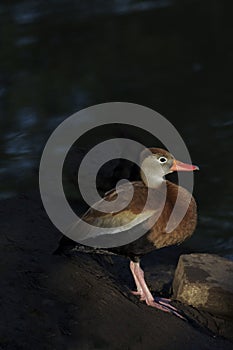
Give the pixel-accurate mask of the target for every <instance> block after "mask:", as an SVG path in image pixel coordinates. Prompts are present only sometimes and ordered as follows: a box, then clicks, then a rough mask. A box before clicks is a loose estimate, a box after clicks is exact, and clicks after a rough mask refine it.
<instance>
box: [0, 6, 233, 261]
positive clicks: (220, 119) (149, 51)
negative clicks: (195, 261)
mask: <svg viewBox="0 0 233 350" xmlns="http://www.w3.org/2000/svg"><path fill="white" fill-rule="evenodd" d="M232 13H233V2H232V1H217V0H209V1H208V0H206V1H203V2H200V1H195V0H193V1H191V0H190V1H182V0H177V1H175V0H174V1H172V0H171V1H166V0H161V1H156V0H155V1H152V0H151V1H149V0H148V1H136V0H134V1H133V0H115V1H101V0H87V1H72V0H66V1H65V0H60V1H51V2H48V3H47V2H45V1H39V0H35V1H32V0H30V1H29V0H28V1H13V0H11V1H1V4H0V26H1V32H0V33H1V34H0V35H1V50H0V126H1V128H0V132H1V137H0V155H1V168H0V176H1V180H0V191H1V198H7V197H11V196H14V195H16V194H18V193H20V192H22V191H24V192H25V191H26V192H27V191H30V190H33V189H34V188H36V187H37V183H38V171H37V166H38V162H39V159H40V154H41V150H42V148H43V145H44V143H45V141H46V139H47V138H48V137H49V134H50V133H51V132H52V130H53V129H54V128H55V127H56V126H57V125H58V124H59V123H60V122H61V121H62V120H64V119H65V118H66V117H68V116H69V115H71V114H72V113H74V112H76V111H78V110H80V109H82V108H84V107H87V106H90V105H93V104H96V103H102V102H109V101H126V102H134V103H138V104H142V105H145V106H148V107H151V108H153V109H155V110H156V111H158V112H159V113H161V114H162V115H164V116H165V117H166V118H167V119H168V120H170V121H171V122H172V123H173V124H174V126H175V127H176V128H177V129H178V131H179V132H180V134H181V135H182V137H183V139H184V140H185V142H186V143H187V146H188V148H189V150H190V153H191V156H192V159H193V162H194V164H198V165H199V166H200V168H201V171H200V172H199V173H198V174H195V196H196V198H197V201H198V204H199V213H200V214H199V217H200V219H199V227H198V229H197V232H196V234H195V236H194V237H193V238H192V239H191V240H190V241H189V242H188V243H187V245H188V246H190V247H192V248H193V249H196V250H197V251H210V252H216V253H219V254H222V255H224V256H228V257H231V258H233V209H232V204H233V188H232V187H233V185H232V168H233V166H232V162H233V160H232V159H233V157H232V145H233V84H232V81H233V64H232V63H233V40H232V37H233V26H232Z"/></svg>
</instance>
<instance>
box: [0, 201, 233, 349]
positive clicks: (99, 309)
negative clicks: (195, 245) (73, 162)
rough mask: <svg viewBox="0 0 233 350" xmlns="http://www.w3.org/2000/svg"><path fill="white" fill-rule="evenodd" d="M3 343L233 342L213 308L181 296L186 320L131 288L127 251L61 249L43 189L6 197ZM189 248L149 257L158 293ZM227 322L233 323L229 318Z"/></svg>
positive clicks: (204, 345) (1, 207) (153, 345)
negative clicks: (44, 203)
mask: <svg viewBox="0 0 233 350" xmlns="http://www.w3.org/2000/svg"><path fill="white" fill-rule="evenodd" d="M0 220H1V235H0V243H1V280H2V286H1V290H0V301H1V305H2V311H1V316H2V317H1V320H0V348H1V349H10V350H11V349H24V350H27V349H28V350H29V349H30V350H31V349H45V350H47V349H56V350H59V349H69V350H75V349H78V350H86V349H87V350H92V349H113V350H115V349H123V350H124V349H127V350H129V349H134V350H135V349H136V350H137V349H149V350H150V349H169V348H172V349H181V348H182V349H205V350H207V349H211V350H214V349H216V350H217V349H226V350H228V349H232V348H233V343H232V342H231V341H229V340H227V339H225V338H223V337H221V336H219V335H221V334H222V333H221V332H219V323H218V322H220V321H221V322H225V321H223V320H222V319H221V320H220V321H218V320H217V319H216V318H214V317H213V316H212V315H211V314H210V313H207V312H205V311H200V310H198V309H196V308H193V307H190V306H188V305H185V304H182V303H180V302H178V301H174V302H173V304H174V306H176V307H177V308H178V309H179V310H181V312H184V314H185V315H186V318H187V321H183V320H181V319H179V318H177V317H175V316H173V315H170V314H166V313H163V312H161V311H159V310H155V309H152V308H149V307H147V306H146V305H145V304H144V303H143V302H140V301H139V300H138V298H137V297H135V296H133V295H131V293H130V289H133V288H134V284H133V280H132V277H131V275H130V272H129V267H128V265H129V262H128V261H127V259H124V258H122V257H118V256H108V255H106V256H105V255H97V254H87V253H82V252H76V253H75V254H73V255H72V254H71V255H70V256H58V255H53V254H52V252H53V251H54V250H55V249H56V247H57V244H58V240H59V238H60V236H61V235H60V233H59V232H58V231H57V230H56V229H55V227H53V225H52V224H51V223H50V221H49V219H48V218H47V215H46V213H45V212H44V209H43V207H42V204H41V201H40V200H39V199H38V196H37V195H36V196H34V197H33V196H30V197H28V196H21V197H20V198H16V199H10V200H6V201H2V202H0ZM181 249H182V248H177V249H176V248H172V249H170V250H169V251H168V250H160V251H158V252H153V253H151V254H149V255H148V256H146V257H145V258H144V259H143V260H142V266H143V267H144V268H145V276H146V279H147V281H148V284H149V285H150V287H151V289H152V290H153V291H154V290H156V293H155V295H163V296H169V295H171V287H172V280H173V276H174V272H175V268H176V265H177V262H178V258H179V255H180V254H181V253H182V250H181ZM224 327H225V328H224V329H225V330H226V326H224Z"/></svg>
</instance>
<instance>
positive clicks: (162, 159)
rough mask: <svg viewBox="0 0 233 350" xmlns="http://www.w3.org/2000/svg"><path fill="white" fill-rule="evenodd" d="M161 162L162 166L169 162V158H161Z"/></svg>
mask: <svg viewBox="0 0 233 350" xmlns="http://www.w3.org/2000/svg"><path fill="white" fill-rule="evenodd" d="M159 162H160V163H161V164H164V163H166V162H167V158H166V157H159Z"/></svg>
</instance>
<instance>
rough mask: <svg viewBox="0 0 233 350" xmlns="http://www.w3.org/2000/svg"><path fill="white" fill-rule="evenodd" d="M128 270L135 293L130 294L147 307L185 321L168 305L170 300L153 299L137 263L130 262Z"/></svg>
mask: <svg viewBox="0 0 233 350" xmlns="http://www.w3.org/2000/svg"><path fill="white" fill-rule="evenodd" d="M130 269H131V272H132V275H133V277H134V281H135V284H136V286H137V291H132V294H134V295H139V296H140V300H141V301H145V302H146V304H147V305H148V306H151V307H154V308H156V309H158V310H161V311H164V312H168V313H172V314H174V315H176V316H177V317H179V318H181V319H183V320H185V318H184V317H183V316H182V315H180V314H179V312H178V310H177V309H176V308H175V307H174V306H172V305H171V304H170V302H171V300H170V299H167V298H158V297H155V298H154V297H153V296H152V294H151V292H150V290H149V288H148V286H147V284H146V281H145V279H144V272H143V270H142V269H141V267H140V265H139V263H138V262H133V261H131V262H130Z"/></svg>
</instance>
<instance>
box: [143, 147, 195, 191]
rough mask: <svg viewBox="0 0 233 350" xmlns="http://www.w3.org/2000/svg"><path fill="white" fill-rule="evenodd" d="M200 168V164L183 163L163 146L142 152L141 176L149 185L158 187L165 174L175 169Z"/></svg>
mask: <svg viewBox="0 0 233 350" xmlns="http://www.w3.org/2000/svg"><path fill="white" fill-rule="evenodd" d="M193 170H199V168H198V166H196V165H192V164H186V163H183V162H181V161H179V160H177V159H175V158H174V156H173V155H172V154H171V153H169V152H168V151H166V150H164V149H162V148H149V150H145V151H143V152H142V154H141V177H142V180H143V182H144V183H145V184H146V185H147V186H148V187H158V186H159V185H160V184H161V183H162V182H163V181H164V176H165V175H167V174H170V173H172V172H174V171H193Z"/></svg>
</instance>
